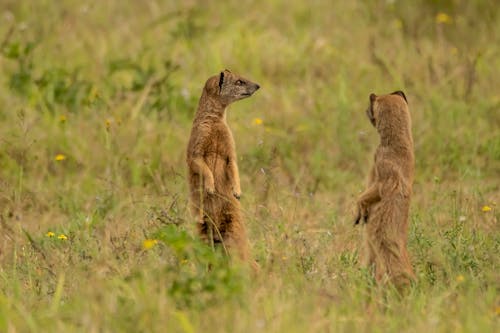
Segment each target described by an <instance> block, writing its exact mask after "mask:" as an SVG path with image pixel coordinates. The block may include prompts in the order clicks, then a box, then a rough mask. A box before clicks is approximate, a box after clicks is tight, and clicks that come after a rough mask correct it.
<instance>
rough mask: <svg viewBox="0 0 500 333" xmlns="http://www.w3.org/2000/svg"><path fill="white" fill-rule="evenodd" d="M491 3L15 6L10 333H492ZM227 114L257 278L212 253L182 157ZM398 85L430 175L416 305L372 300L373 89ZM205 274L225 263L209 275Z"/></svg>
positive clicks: (10, 24) (9, 137) (5, 245)
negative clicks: (194, 212)
mask: <svg viewBox="0 0 500 333" xmlns="http://www.w3.org/2000/svg"><path fill="white" fill-rule="evenodd" d="M499 8H500V6H499V5H498V3H497V1H493V0H491V1H463V0H444V1H431V0H420V1H397V0H392V1H389V0H386V1H307V2H305V1H298V0H291V1H277V0H276V1H249V0H242V1H218V2H215V1H182V2H179V1H127V2H125V1H116V0H108V1H69V0H62V1H47V0H40V1H34V0H31V1H11V0H3V1H2V2H1V3H0V139H1V140H0V222H1V227H0V230H1V233H0V234H1V236H0V278H1V283H0V290H1V293H0V331H5V332H16V331H19V332H25V331H34V332H40V331H83V332H117V331H137V332H150V331H168V332H174V331H175V332H177V331H179V332H195V331H200V330H206V331H210V332H212V331H213V332H257V331H262V332H283V331H287V332H317V331H349V332H351V331H380V332H388V331H394V332H400V331H425V330H426V331H454V332H461V331H470V332H474V331H476V332H477V331H481V332H494V331H497V330H498V326H499V322H498V320H499V319H498V316H499V315H500V297H499V296H498V290H499V288H500V285H499V282H498V281H500V276H499V274H498V267H499V264H500V263H499V259H498V253H499V250H500V246H499V245H500V237H499V226H498V217H499V213H498V200H499V193H500V189H499V178H500V177H499V175H500V131H499V128H500V94H499V92H500V90H499V87H500V46H499V45H500V19H499V18H500V17H499ZM224 68H228V69H230V70H231V71H233V72H236V73H240V74H241V75H243V76H244V77H247V78H249V79H251V80H253V81H255V82H258V83H259V84H260V85H261V89H260V90H259V91H258V92H257V93H256V94H255V95H254V96H253V97H252V98H250V99H247V100H244V101H241V102H238V103H236V104H234V105H232V106H231V107H230V108H229V110H228V122H229V125H230V127H231V128H232V131H233V134H234V137H235V140H236V145H237V151H238V156H239V161H238V162H239V168H240V174H241V180H242V190H243V198H242V206H243V208H244V216H245V221H246V224H247V225H248V229H249V234H250V239H251V242H252V244H253V253H254V255H255V257H256V258H257V260H258V261H259V262H260V264H261V266H262V273H261V274H260V275H259V276H258V277H257V278H254V279H253V278H252V279H250V278H248V277H247V274H246V272H245V270H244V269H242V268H239V267H234V266H230V265H227V263H226V262H225V260H224V259H223V257H222V256H221V253H219V252H218V251H212V250H211V249H210V248H207V247H205V246H204V245H203V244H199V242H198V241H197V239H196V237H195V233H194V228H193V223H194V220H193V217H192V216H191V214H190V211H189V209H188V193H187V184H186V179H185V178H186V165H185V148H186V145H187V140H188V138H189V133H190V129H191V122H192V119H193V115H194V112H195V111H196V107H197V102H198V98H199V96H200V94H201V90H202V87H203V84H204V82H205V80H206V79H207V78H208V77H209V76H211V75H214V74H217V73H218V72H219V71H220V70H222V69H224ZM394 90H403V91H404V92H405V94H406V96H407V97H408V101H409V105H410V112H411V115H412V120H413V136H414V141H415V154H416V179H415V184H414V196H413V203H412V211H411V230H410V239H409V242H410V243H409V248H410V253H411V255H412V262H413V264H414V267H415V271H416V274H417V276H418V283H417V284H416V285H415V286H414V287H413V288H412V289H411V290H410V294H409V295H408V296H407V297H406V298H405V299H403V300H401V299H399V298H398V297H397V296H395V295H392V296H387V295H386V296H383V295H380V294H379V293H378V292H376V291H373V290H372V289H369V288H367V286H369V285H371V284H372V283H373V281H372V280H371V278H370V276H369V275H368V274H366V272H364V271H363V270H361V269H360V268H359V263H358V261H359V253H358V252H359V251H358V247H359V244H360V240H361V239H360V238H361V237H360V229H359V228H353V227H352V222H353V216H354V202H355V199H356V197H357V195H358V194H359V193H360V191H361V190H362V189H363V188H364V183H365V178H366V175H367V173H368V169H369V166H370V163H371V160H372V155H373V150H374V149H375V147H376V146H377V144H378V137H377V134H376V131H375V130H374V129H373V128H372V126H371V125H370V123H369V121H368V120H367V119H366V116H365V113H364V111H365V109H366V107H367V106H368V95H369V94H370V93H372V92H374V93H376V94H384V93H390V92H392V91H394ZM208 266H211V267H213V269H212V270H211V271H209V270H207V267H208Z"/></svg>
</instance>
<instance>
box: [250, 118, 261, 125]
mask: <svg viewBox="0 0 500 333" xmlns="http://www.w3.org/2000/svg"><path fill="white" fill-rule="evenodd" d="M263 122H264V121H263V120H262V119H261V118H253V121H252V123H253V124H254V125H262V123H263Z"/></svg>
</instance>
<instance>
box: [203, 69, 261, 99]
mask: <svg viewBox="0 0 500 333" xmlns="http://www.w3.org/2000/svg"><path fill="white" fill-rule="evenodd" d="M259 88H260V86H259V85H258V84H257V83H254V82H252V81H250V80H248V79H245V78H243V77H241V76H239V75H236V74H234V73H231V72H230V71H229V70H227V69H225V70H224V71H222V72H220V74H219V75H215V76H212V77H211V78H209V79H208V80H207V83H206V84H205V90H206V91H207V93H208V94H209V95H210V96H211V97H213V98H216V99H218V100H219V101H220V102H221V103H222V104H223V105H229V104H231V103H233V102H235V101H238V100H240V99H243V98H247V97H250V96H252V94H253V93H254V92H256V91H257V90H258V89H259Z"/></svg>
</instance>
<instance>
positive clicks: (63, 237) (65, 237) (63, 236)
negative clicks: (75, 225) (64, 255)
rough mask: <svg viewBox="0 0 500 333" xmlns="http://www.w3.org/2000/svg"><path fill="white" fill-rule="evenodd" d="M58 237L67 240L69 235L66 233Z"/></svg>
mask: <svg viewBox="0 0 500 333" xmlns="http://www.w3.org/2000/svg"><path fill="white" fill-rule="evenodd" d="M57 239H60V240H67V239H68V237H67V236H66V235H65V234H60V235H59V236H57Z"/></svg>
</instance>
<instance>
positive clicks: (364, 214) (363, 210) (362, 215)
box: [354, 205, 368, 225]
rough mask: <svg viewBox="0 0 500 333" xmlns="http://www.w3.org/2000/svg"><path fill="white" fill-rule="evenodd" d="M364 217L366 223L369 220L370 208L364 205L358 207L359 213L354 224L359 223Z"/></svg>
mask: <svg viewBox="0 0 500 333" xmlns="http://www.w3.org/2000/svg"><path fill="white" fill-rule="evenodd" d="M361 219H363V222H364V223H367V222H368V209H367V208H366V207H363V206H361V205H360V206H359V207H358V214H357V215H356V219H355V220H354V225H356V224H359V221H361Z"/></svg>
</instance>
